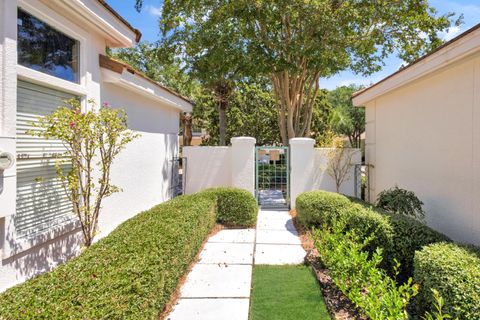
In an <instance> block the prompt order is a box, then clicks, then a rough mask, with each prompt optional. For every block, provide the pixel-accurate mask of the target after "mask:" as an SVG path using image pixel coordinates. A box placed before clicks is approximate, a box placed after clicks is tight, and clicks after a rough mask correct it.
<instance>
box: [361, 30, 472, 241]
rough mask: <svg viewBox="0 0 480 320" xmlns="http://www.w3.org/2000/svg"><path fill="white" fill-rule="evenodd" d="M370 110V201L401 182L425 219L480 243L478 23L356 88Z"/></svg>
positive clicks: (459, 238) (461, 238) (460, 238)
mask: <svg viewBox="0 0 480 320" xmlns="http://www.w3.org/2000/svg"><path fill="white" fill-rule="evenodd" d="M353 103H354V104H355V105H356V106H364V107H365V109H366V143H365V152H366V154H365V157H366V162H367V163H368V164H371V165H372V166H373V167H371V168H370V186H369V187H370V196H371V198H370V201H375V199H376V196H377V195H378V193H379V192H381V191H382V190H384V189H388V188H390V187H393V186H395V185H398V186H399V187H401V188H405V189H408V190H412V191H414V192H415V193H416V194H417V196H418V197H419V198H420V199H421V200H422V201H423V202H424V203H425V207H424V208H425V210H426V212H427V215H426V219H427V223H428V224H429V225H430V226H432V227H433V228H435V229H437V230H439V231H441V232H443V233H445V234H447V235H448V236H450V237H451V238H453V239H454V240H457V241H463V242H468V243H474V244H480V24H479V25H477V26H475V27H473V28H471V29H469V30H468V31H466V32H464V33H463V34H461V35H459V36H458V37H456V38H455V39H452V40H451V41H449V42H447V43H445V44H444V45H442V46H441V47H439V48H438V49H437V50H435V51H434V52H432V53H430V54H428V55H426V56H424V57H422V58H420V59H419V60H417V61H415V62H413V63H411V64H410V65H408V66H407V67H405V68H403V69H401V70H399V71H397V72H396V73H394V74H392V75H391V76H389V77H387V78H385V79H383V80H382V81H380V82H378V83H376V84H374V85H372V86H370V87H369V88H366V89H364V90H362V91H360V92H357V93H355V94H354V96H353Z"/></svg>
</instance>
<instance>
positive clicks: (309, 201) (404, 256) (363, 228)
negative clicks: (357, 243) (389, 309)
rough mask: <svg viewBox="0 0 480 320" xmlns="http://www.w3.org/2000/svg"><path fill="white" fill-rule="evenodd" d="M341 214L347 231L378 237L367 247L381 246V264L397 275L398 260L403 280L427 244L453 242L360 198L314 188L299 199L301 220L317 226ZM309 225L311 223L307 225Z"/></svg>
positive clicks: (419, 223)
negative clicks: (418, 253) (414, 257)
mask: <svg viewBox="0 0 480 320" xmlns="http://www.w3.org/2000/svg"><path fill="white" fill-rule="evenodd" d="M338 217H344V218H345V219H346V221H347V223H346V225H345V228H346V230H345V231H348V230H350V229H352V228H355V229H356V232H357V235H359V236H361V237H364V238H366V237H369V236H370V235H374V236H375V237H374V238H373V239H372V241H370V242H369V243H368V245H367V246H366V247H365V249H366V250H367V251H369V252H370V253H373V252H374V251H375V249H376V248H377V247H379V248H382V249H383V250H384V261H383V262H382V264H381V266H382V267H384V268H385V269H386V270H388V271H389V272H390V273H391V274H392V275H393V270H394V267H395V266H396V263H395V262H394V261H395V260H397V261H398V262H400V267H399V269H398V273H399V280H401V281H406V280H407V279H408V277H411V276H412V275H413V256H414V254H415V251H416V250H419V249H421V248H422V247H423V246H425V245H428V244H431V243H435V242H442V241H449V239H448V237H446V236H445V235H443V234H441V233H439V232H437V231H434V230H433V229H431V228H429V227H428V226H426V225H424V224H422V223H421V222H419V221H417V220H415V219H413V218H410V217H407V216H404V215H400V214H390V213H387V212H386V211H384V210H383V209H379V208H376V207H374V206H373V205H371V204H369V203H366V202H364V201H361V200H359V199H357V198H347V197H345V196H342V195H339V194H336V193H331V192H326V191H313V192H306V193H303V194H301V195H300V196H299V197H298V198H297V219H298V221H299V222H300V223H304V221H307V223H310V225H313V226H322V225H327V226H330V227H331V226H332V224H333V222H334V221H335V220H336V219H338ZM307 226H308V225H307Z"/></svg>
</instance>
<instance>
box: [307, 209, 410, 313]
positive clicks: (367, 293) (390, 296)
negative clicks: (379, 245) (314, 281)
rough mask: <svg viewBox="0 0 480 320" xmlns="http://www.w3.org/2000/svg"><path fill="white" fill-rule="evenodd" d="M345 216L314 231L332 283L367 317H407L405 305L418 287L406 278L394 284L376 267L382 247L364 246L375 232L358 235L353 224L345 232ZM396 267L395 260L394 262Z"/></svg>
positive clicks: (378, 263)
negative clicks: (330, 224) (374, 248)
mask: <svg viewBox="0 0 480 320" xmlns="http://www.w3.org/2000/svg"><path fill="white" fill-rule="evenodd" d="M347 220H348V218H346V219H340V220H337V221H335V222H334V223H333V226H331V227H327V226H325V227H324V228H321V229H317V230H316V231H314V234H313V235H314V239H315V244H316V247H317V249H318V252H319V254H320V258H321V261H322V262H323V263H324V264H325V266H326V267H327V268H328V269H329V274H330V275H331V277H332V279H333V281H334V282H335V284H336V285H337V286H338V287H339V288H340V290H341V291H342V292H343V293H344V294H345V295H346V296H347V297H348V298H349V299H350V300H351V301H352V302H353V303H354V304H355V305H356V306H357V307H358V308H359V309H360V310H361V312H362V313H364V314H365V315H366V316H368V317H369V318H370V319H392V320H394V319H395V320H398V319H408V314H407V311H406V309H407V306H408V304H409V302H410V300H411V298H413V297H414V296H415V295H416V294H417V293H418V287H417V286H416V285H412V280H411V279H409V281H407V282H406V283H404V284H402V285H400V286H398V287H397V284H396V283H395V281H394V280H393V279H392V278H390V277H389V276H388V275H387V273H386V272H385V271H384V270H383V269H381V268H379V265H380V263H381V261H382V250H381V249H376V250H375V252H374V253H373V254H372V255H369V253H368V252H367V251H366V250H364V249H365V248H366V246H368V244H369V242H370V241H372V240H373V239H374V237H375V236H374V235H370V236H368V237H366V238H365V237H364V236H359V235H358V234H357V232H356V229H355V228H351V229H350V230H349V231H347V232H346V233H345V231H344V230H345V229H346V225H345V224H346V221H347ZM397 267H398V264H397Z"/></svg>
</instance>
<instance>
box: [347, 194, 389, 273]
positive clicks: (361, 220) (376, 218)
mask: <svg viewBox="0 0 480 320" xmlns="http://www.w3.org/2000/svg"><path fill="white" fill-rule="evenodd" d="M343 215H344V216H345V217H346V220H347V224H346V228H347V229H348V230H352V229H355V231H356V234H357V235H359V236H361V237H362V238H367V237H369V236H370V235H372V234H373V235H374V238H373V240H372V241H371V242H370V243H369V244H368V245H367V246H366V247H365V249H366V250H367V251H369V252H374V251H375V250H376V248H383V249H384V251H385V250H387V249H388V248H390V247H391V246H392V237H393V233H394V231H393V228H392V226H391V225H390V224H389V222H388V219H386V217H385V216H384V215H381V214H380V213H378V212H377V211H375V210H373V209H372V208H368V207H365V206H362V205H360V204H357V203H351V204H350V207H349V208H347V209H346V210H345V212H344V213H343ZM384 260H385V259H384ZM382 265H383V264H382Z"/></svg>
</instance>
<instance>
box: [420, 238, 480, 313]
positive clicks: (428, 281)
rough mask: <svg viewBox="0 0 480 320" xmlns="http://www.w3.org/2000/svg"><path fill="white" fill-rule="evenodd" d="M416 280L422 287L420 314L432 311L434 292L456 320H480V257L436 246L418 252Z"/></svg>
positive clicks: (450, 246)
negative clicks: (433, 291) (438, 294)
mask: <svg viewBox="0 0 480 320" xmlns="http://www.w3.org/2000/svg"><path fill="white" fill-rule="evenodd" d="M414 279H415V281H416V282H418V283H419V284H420V285H421V291H420V294H419V296H418V303H417V305H418V306H419V307H420V309H421V310H420V312H424V311H433V310H432V308H433V307H432V306H433V302H434V300H433V293H432V290H431V289H435V290H437V291H438V292H439V293H440V296H441V297H442V298H443V299H444V301H445V307H444V309H445V311H446V312H447V313H449V314H450V315H451V316H452V318H453V319H454V318H458V319H480V258H479V257H478V255H477V254H475V253H474V252H472V251H471V250H468V249H467V248H463V247H460V246H458V245H455V244H453V243H436V244H432V245H429V246H427V247H425V248H423V250H421V251H417V252H416V253H415V275H414Z"/></svg>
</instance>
